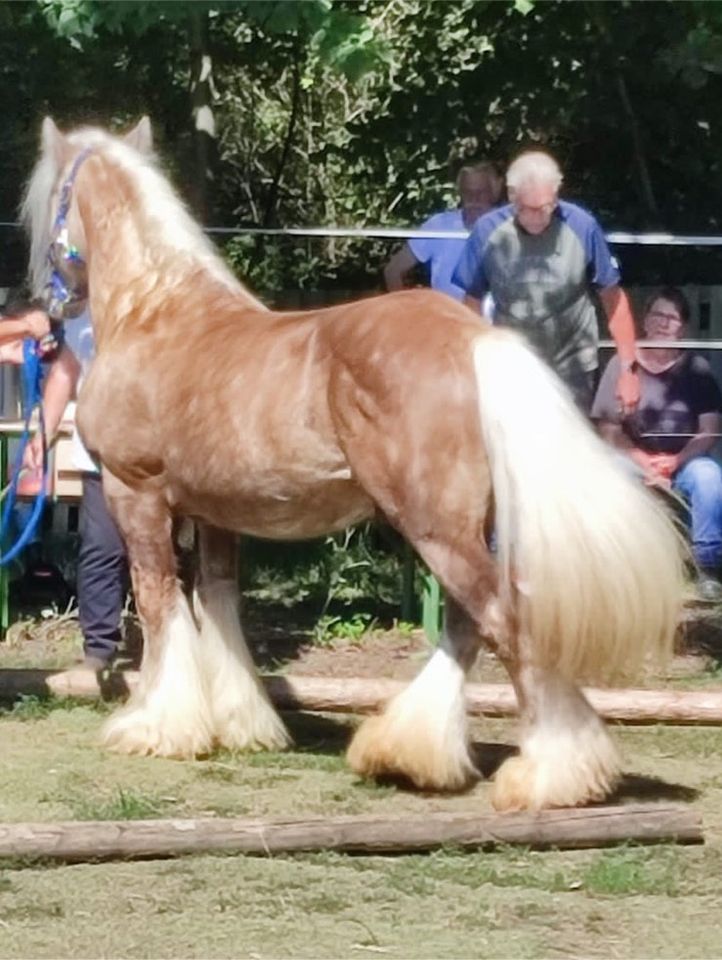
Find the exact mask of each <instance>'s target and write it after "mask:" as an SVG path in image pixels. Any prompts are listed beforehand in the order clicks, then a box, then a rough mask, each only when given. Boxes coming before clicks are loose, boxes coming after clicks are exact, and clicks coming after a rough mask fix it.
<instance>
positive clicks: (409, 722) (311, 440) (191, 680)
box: [24, 118, 683, 810]
mask: <svg viewBox="0 0 722 960" xmlns="http://www.w3.org/2000/svg"><path fill="white" fill-rule="evenodd" d="M42 140H43V146H42V154H41V157H40V160H39V162H38V164H37V166H36V169H35V171H34V173H33V176H32V179H31V181H30V183H29V186H28V191H27V195H26V198H25V203H24V214H25V219H26V222H27V223H28V225H29V229H30V233H31V275H32V278H33V282H34V286H35V290H36V292H37V293H41V291H42V290H43V289H44V288H45V287H46V284H47V281H48V278H49V276H50V274H51V271H53V272H54V277H55V280H56V281H57V279H58V277H60V279H61V281H63V282H64V283H65V284H66V285H67V286H68V287H70V288H71V292H72V290H74V291H76V292H77V291H81V294H82V293H83V291H84V289H85V288H86V285H87V296H88V299H89V304H90V308H91V313H92V318H93V324H94V331H95V337H96V343H97V359H96V360H95V361H94V364H93V367H92V369H91V372H90V375H89V377H88V379H87V381H86V383H85V384H84V385H83V388H82V390H81V394H80V398H79V405H78V425H79V429H80V432H81V435H82V436H83V438H84V440H85V443H86V444H87V446H88V447H89V449H91V450H92V451H94V452H95V454H96V455H97V457H98V459H99V460H100V462H101V463H102V468H103V483H104V488H105V492H106V496H107V499H108V502H109V504H110V507H111V510H112V512H113V514H114V516H115V517H116V519H117V522H118V524H119V526H120V529H121V530H122V533H123V535H124V537H125V540H126V543H127V546H128V552H129V557H130V562H131V569H132V578H133V586H134V590H135V598H136V602H137V606H138V610H139V613H140V616H141V619H142V623H143V630H144V636H145V650H144V657H143V663H142V668H141V674H140V682H139V685H138V688H137V689H136V690H135V692H134V693H133V695H132V696H131V698H130V700H129V702H128V703H127V704H126V705H125V706H124V707H122V708H121V709H120V710H119V711H118V712H116V713H115V714H114V715H113V716H112V717H111V718H110V720H109V722H108V723H107V726H106V728H105V731H104V736H105V740H106V742H107V744H108V745H110V746H111V747H113V748H115V749H117V750H121V751H125V752H128V753H143V754H157V755H161V756H168V757H193V756H196V755H202V754H206V753H208V751H210V750H212V749H213V747H214V746H216V745H221V744H222V745H223V746H226V747H229V748H238V749H251V750H256V749H262V748H265V749H277V748H280V747H284V746H286V745H287V743H288V735H287V733H286V731H285V729H284V726H283V723H282V722H281V720H280V719H279V717H278V716H277V714H276V713H275V711H274V709H273V708H272V706H271V704H270V702H269V701H268V699H267V697H266V696H265V694H264V690H263V687H262V685H261V683H260V681H259V679H258V677H257V675H256V672H255V670H254V667H253V663H252V660H251V656H250V654H249V652H248V649H247V647H246V644H245V642H244V639H243V635H242V632H241V629H240V624H239V621H238V601H239V597H238V592H237V585H236V584H237V576H236V558H237V550H236V535H237V534H251V535H256V536H260V537H266V538H277V539H280V540H282V539H284V538H292V539H298V538H304V537H316V536H319V535H321V534H325V533H328V532H330V531H335V530H340V529H341V528H344V527H346V526H348V525H350V524H353V523H356V522H358V521H360V520H363V519H364V518H368V517H372V516H373V515H375V514H381V515H383V516H384V517H385V518H386V520H387V521H388V522H389V523H391V524H392V525H393V526H394V527H395V528H396V529H397V530H399V531H400V532H401V534H403V536H404V537H405V538H406V539H407V540H408V541H409V542H410V543H411V544H412V545H413V547H414V548H415V549H416V551H417V552H418V553H419V554H420V556H421V557H422V558H423V560H424V561H425V562H426V563H427V564H428V566H429V567H430V569H431V570H432V571H433V573H434V574H435V575H436V576H437V577H438V579H439V581H440V582H441V584H442V586H443V588H444V590H445V592H446V596H447V598H448V599H447V604H446V622H445V628H444V634H443V639H442V641H441V643H440V646H439V648H438V649H437V650H436V652H434V654H433V655H432V656H431V658H430V660H429V662H428V663H427V665H426V666H425V667H424V669H423V670H422V671H421V672H420V674H419V675H418V676H417V677H416V679H415V680H414V681H413V682H412V683H411V684H410V685H409V686H408V687H407V688H406V689H405V690H404V691H403V692H402V693H401V694H400V695H399V696H397V697H396V698H394V699H393V700H392V701H391V702H390V703H388V705H387V706H386V708H385V710H384V711H383V713H382V714H381V715H379V716H376V717H372V718H370V719H368V720H366V722H365V723H363V724H362V726H361V727H360V729H359V730H358V731H357V733H356V735H355V738H354V740H353V742H352V744H351V746H350V749H349V752H348V758H349V762H350V764H351V766H352V768H353V769H354V770H355V771H357V772H358V773H359V774H362V775H367V776H378V775H385V774H388V775H393V776H403V777H405V778H408V779H410V780H411V781H412V782H414V783H415V784H416V785H418V786H419V787H422V788H429V789H451V790H455V789H460V788H462V787H464V786H465V785H467V784H468V783H469V782H470V781H471V780H472V779H473V777H474V775H475V771H474V766H473V764H472V761H471V759H470V753H469V744H468V735H467V728H466V719H465V710H464V698H463V685H464V677H465V674H466V673H467V671H468V670H469V668H470V666H471V665H472V664H473V662H474V659H475V657H476V655H477V652H478V651H479V648H480V646H481V644H482V643H484V644H486V645H487V646H488V647H489V648H491V649H492V650H494V651H495V652H496V654H497V655H498V657H499V658H500V660H501V661H502V662H503V663H504V665H505V666H506V668H507V670H508V672H509V674H510V677H511V680H512V683H513V684H514V687H515V689H516V692H517V696H518V700H519V707H520V712H521V721H522V723H521V735H520V753H519V755H518V756H516V757H513V758H511V759H510V760H507V762H506V763H505V764H504V765H503V766H502V767H501V768H500V769H499V771H498V773H497V775H496V778H495V785H494V794H493V799H494V802H495V804H496V805H497V807H498V808H500V809H504V810H509V809H518V808H525V807H527V808H535V809H538V808H541V807H547V806H560V805H574V804H581V803H585V802H588V801H591V800H599V799H601V798H603V797H605V796H607V795H608V794H609V793H610V791H611V790H612V789H613V787H614V784H615V782H616V779H617V778H618V775H619V763H618V760H617V755H616V752H615V750H614V747H613V745H612V743H611V740H610V739H609V737H608V734H607V732H606V730H605V728H604V726H603V724H602V722H601V720H600V719H599V717H598V716H597V714H596V713H595V712H594V711H593V710H592V708H591V707H590V705H589V703H588V702H587V701H586V699H585V698H584V696H583V695H582V693H581V692H580V690H579V687H578V686H577V684H578V683H580V682H581V681H583V680H584V681H587V680H595V679H596V680H599V679H604V678H607V677H610V676H612V675H614V674H619V673H620V672H624V673H628V672H629V671H630V670H631V669H633V668H634V667H635V666H637V665H639V664H640V662H641V661H642V660H643V659H644V658H645V656H646V655H647V654H648V653H659V652H664V651H666V650H668V649H669V647H670V645H671V642H672V637H673V633H674V630H675V626H676V623H677V617H678V612H679V608H680V602H681V595H682V587H683V556H682V549H681V547H680V542H679V539H678V536H677V534H676V532H675V530H674V527H673V526H672V524H671V523H670V521H669V520H668V518H667V516H666V514H665V513H664V512H663V510H662V508H661V507H660V506H659V505H658V504H657V503H656V501H655V499H654V498H653V497H652V496H651V495H650V494H648V493H647V492H646V491H645V490H644V489H643V488H642V486H641V485H639V484H637V483H636V482H634V481H633V480H631V479H629V478H628V477H627V476H626V475H625V474H624V472H623V471H621V470H620V469H619V468H618V467H617V466H616V465H615V463H614V462H613V460H612V458H611V457H610V456H609V454H608V452H607V450H606V449H605V447H604V446H603V444H602V443H601V441H599V440H598V439H597V437H596V436H595V435H594V433H593V431H592V430H591V429H590V428H589V426H588V425H587V423H586V422H585V420H584V419H583V417H582V416H581V415H580V414H579V413H578V412H577V410H576V409H575V407H574V406H573V404H572V402H571V400H570V398H569V395H568V394H567V392H566V390H565V389H564V388H563V387H562V386H561V385H560V383H559V382H558V380H557V378H556V377H555V376H554V375H553V374H552V373H550V372H549V371H548V370H547V368H546V367H545V366H544V364H543V363H542V362H541V361H540V360H539V359H537V357H536V356H535V355H534V353H533V352H532V351H531V350H530V349H529V348H528V347H527V346H526V345H525V344H524V343H523V342H522V340H521V339H519V338H518V337H517V336H515V335H513V334H512V333H510V332H507V331H503V330H497V329H493V328H489V327H487V326H483V325H481V324H480V323H479V320H478V318H477V317H474V316H473V315H472V313H471V312H470V311H469V310H467V308H466V307H464V306H462V305H461V304H459V303H457V302H455V301H454V300H452V299H450V298H448V297H446V296H443V295H440V294H437V293H433V292H428V291H407V292H401V293H394V294H390V295H388V296H379V297H377V298H375V299H367V300H363V301H360V302H356V303H348V304H344V305H342V306H338V307H333V308H331V309H324V310H314V311H307V312H289V313H276V312H273V311H269V310H268V309H266V307H265V306H264V305H263V304H262V303H260V302H259V301H258V300H257V299H256V298H255V297H254V296H252V294H251V293H249V292H248V290H246V289H245V288H244V287H243V286H242V285H241V284H240V283H239V282H238V281H237V280H236V278H235V277H234V276H233V275H232V274H231V272H230V271H229V270H228V269H227V267H226V266H225V264H224V263H223V261H222V260H221V259H220V258H219V257H218V256H217V254H216V253H215V251H214V249H213V247H212V245H210V244H209V242H208V241H207V240H206V238H205V237H204V235H203V233H202V231H201V229H200V228H199V227H198V225H197V224H196V223H195V222H194V221H193V220H192V219H191V218H190V216H189V215H188V213H186V211H185V209H184V207H183V206H182V204H181V203H180V201H179V200H178V198H177V197H176V195H175V194H174V192H173V191H172V189H171V187H170V186H169V184H168V182H167V181H166V179H165V178H164V176H163V174H162V173H161V172H159V170H158V168H157V166H156V165H155V163H154V161H153V158H152V156H151V144H150V124H149V123H148V121H147V119H145V118H144V119H143V120H142V121H141V122H140V123H139V124H138V126H137V127H136V128H135V129H134V130H133V131H132V132H131V133H130V134H128V135H127V136H126V137H125V138H119V137H115V136H112V135H110V134H109V133H106V132H104V131H102V130H99V129H92V128H82V129H78V130H75V131H73V132H71V133H69V134H68V135H63V134H61V133H60V131H59V130H58V129H57V127H56V126H55V124H54V123H53V122H52V121H51V120H49V119H47V120H46V121H45V123H44V126H43V138H42ZM58 210H60V215H58ZM74 248H75V249H74ZM59 249H61V250H63V249H64V250H65V251H66V254H67V251H68V250H70V254H67V255H66V256H61V255H59V254H58V250H59ZM49 250H50V251H51V253H50V256H49V254H48V251H49ZM180 515H184V516H187V517H192V518H193V519H194V520H195V521H196V522H197V524H198V527H199V530H200V534H199V540H200V567H201V569H200V579H199V584H198V587H197V595H196V602H195V604H194V607H193V610H191V608H190V606H189V604H188V602H187V601H186V599H185V596H184V594H183V592H182V590H181V588H180V586H179V583H178V581H177V578H176V569H175V562H174V553H173V547H172V542H171V523H172V520H173V518H174V517H175V516H180ZM492 528H493V529H494V530H495V533H496V541H497V551H496V556H495V557H494V556H492V555H491V554H490V551H489V550H488V548H487V545H486V543H487V535H488V533H489V531H490V530H491V529H492Z"/></svg>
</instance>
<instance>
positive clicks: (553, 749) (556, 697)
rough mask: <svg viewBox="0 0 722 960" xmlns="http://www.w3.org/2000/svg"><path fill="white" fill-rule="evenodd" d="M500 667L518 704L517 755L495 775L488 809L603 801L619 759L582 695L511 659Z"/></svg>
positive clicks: (548, 672) (556, 677)
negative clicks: (519, 731)
mask: <svg viewBox="0 0 722 960" xmlns="http://www.w3.org/2000/svg"><path fill="white" fill-rule="evenodd" d="M521 646H522V648H523V646H524V644H522V645H521ZM506 666H507V668H508V670H509V674H510V676H511V679H512V682H513V684H514V687H515V689H516V694H517V699H518V701H519V712H520V716H521V733H520V737H519V749H520V753H519V755H518V756H515V757H510V758H509V759H508V760H506V761H505V763H503V764H502V766H501V767H500V768H499V770H498V771H497V773H496V776H495V778H494V786H493V790H492V803H493V804H494V806H495V807H496V808H497V810H504V811H507V810H524V809H530V810H540V809H542V808H544V807H574V806H582V805H584V804H585V803H591V802H595V801H600V800H604V799H605V797H607V796H609V794H610V793H611V792H612V790H613V789H614V787H615V785H616V783H617V781H618V779H619V759H618V756H617V752H616V749H615V747H614V744H613V743H612V740H611V738H610V736H609V733H608V732H607V729H606V727H605V725H604V723H603V722H602V720H601V719H600V717H599V715H598V714H597V713H596V712H595V711H594V709H593V708H592V706H591V705H590V704H589V702H588V701H587V699H586V698H585V696H584V694H583V693H582V691H581V690H580V689H579V688H578V687H577V686H576V685H575V684H574V683H573V682H572V681H570V680H567V679H565V678H564V677H562V676H561V674H559V673H558V672H557V671H556V670H553V669H547V668H543V667H537V666H533V665H531V664H530V663H528V662H527V663H524V662H523V661H522V662H520V661H517V660H514V661H510V662H507V663H506Z"/></svg>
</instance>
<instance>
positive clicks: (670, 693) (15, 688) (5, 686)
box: [0, 669, 722, 725]
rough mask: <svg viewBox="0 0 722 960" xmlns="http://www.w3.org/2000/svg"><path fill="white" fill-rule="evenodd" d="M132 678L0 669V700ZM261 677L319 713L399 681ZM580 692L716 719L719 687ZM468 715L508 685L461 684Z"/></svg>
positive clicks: (368, 697) (123, 684)
mask: <svg viewBox="0 0 722 960" xmlns="http://www.w3.org/2000/svg"><path fill="white" fill-rule="evenodd" d="M137 682H138V674H137V672H135V671H132V670H126V671H122V672H121V671H114V672H111V673H109V674H108V675H106V676H101V677H98V676H96V675H95V674H94V673H92V672H90V671H88V670H77V669H76V670H66V671H57V670H11V669H4V670H0V700H2V701H5V702H7V701H8V700H16V699H18V698H19V697H20V696H28V695H31V696H37V697H47V696H48V695H54V696H59V697H81V698H82V697H88V698H97V697H103V698H104V699H114V698H117V697H123V696H127V694H128V693H129V692H130V690H131V689H132V688H133V687H134V686H135V684H136V683H137ZM264 683H265V684H266V687H267V689H268V692H269V694H270V697H271V699H272V700H273V702H274V703H275V704H276V706H277V707H279V708H280V709H282V710H309V711H314V712H320V713H336V712H340V713H373V712H374V711H376V710H378V709H379V708H380V707H381V706H383V704H384V703H385V702H386V701H387V700H389V699H390V698H391V697H392V696H393V695H394V694H396V693H398V692H399V690H401V689H402V688H403V686H404V684H403V683H400V682H399V681H396V680H379V679H370V678H365V677H346V678H344V679H337V678H332V677H305V676H282V677H281V676H271V677H265V678H264ZM585 693H586V695H587V697H588V699H589V702H590V703H591V704H592V706H593V707H594V709H595V710H597V711H598V713H599V714H600V715H601V716H602V717H605V718H606V719H607V720H614V721H618V722H620V723H630V724H645V723H670V724H710V725H715V724H716V725H719V724H722V690H638V689H627V690H622V689H620V690H613V689H610V690H597V689H592V688H589V689H587V690H585ZM466 702H467V709H468V712H469V713H470V714H471V715H472V716H485V717H511V716H514V715H515V714H516V712H517V703H516V696H515V694H514V690H513V688H512V687H511V685H510V684H504V683H470V684H468V685H467V688H466Z"/></svg>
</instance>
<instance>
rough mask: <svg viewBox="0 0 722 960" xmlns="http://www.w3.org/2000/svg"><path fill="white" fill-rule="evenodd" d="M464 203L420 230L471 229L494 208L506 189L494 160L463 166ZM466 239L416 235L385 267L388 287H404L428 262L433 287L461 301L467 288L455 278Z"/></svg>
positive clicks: (459, 181) (461, 189)
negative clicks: (454, 281)
mask: <svg viewBox="0 0 722 960" xmlns="http://www.w3.org/2000/svg"><path fill="white" fill-rule="evenodd" d="M456 186H457V189H458V191H459V200H460V205H459V206H458V207H455V208H454V209H453V210H442V211H441V212H440V213H435V214H433V215H432V216H431V217H429V218H428V220H425V221H424V222H423V223H422V224H421V227H420V228H419V229H420V230H426V231H429V232H432V231H433V232H436V231H439V232H446V231H449V232H451V231H461V230H471V228H472V227H473V226H474V224H475V223H476V221H477V220H478V219H479V217H480V216H481V215H482V214H483V213H486V212H487V211H488V210H491V208H492V207H494V206H495V205H496V204H497V203H498V202H499V200H500V199H501V194H502V190H503V183H502V180H501V177H500V176H499V174H498V173H497V171H496V169H495V168H494V166H493V165H492V164H490V163H475V164H471V165H468V166H465V167H462V168H461V170H460V171H459V175H458V177H457V178H456ZM465 243H466V241H465V240H464V239H463V238H460V239H454V238H451V237H412V238H411V239H410V240H409V241H408V243H405V244H404V246H403V247H402V248H401V249H400V250H398V251H397V252H396V253H395V254H394V255H393V257H391V259H390V260H389V262H388V264H387V265H386V267H385V268H384V280H385V282H386V289H387V290H401V289H402V287H404V286H405V284H406V282H407V278H408V277H409V275H410V274H411V273H412V272H413V270H414V269H415V268H416V267H417V266H418V265H419V264H420V263H428V264H429V270H430V274H431V286H432V288H433V289H434V290H440V291H441V292H442V293H447V294H448V295H449V296H450V297H454V299H455V300H461V299H462V298H463V296H464V290H463V289H462V288H461V287H460V286H458V285H457V284H455V283H452V281H451V275H452V273H453V272H454V268H455V267H456V264H457V261H458V259H459V256H460V255H461V251H462V250H463V249H464V244H465Z"/></svg>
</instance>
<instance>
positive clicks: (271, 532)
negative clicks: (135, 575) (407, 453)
mask: <svg viewBox="0 0 722 960" xmlns="http://www.w3.org/2000/svg"><path fill="white" fill-rule="evenodd" d="M175 499H176V505H177V509H178V510H179V511H180V512H181V513H184V514H187V515H189V516H192V517H196V518H197V519H200V520H205V521H206V522H207V523H212V524H214V525H215V526H218V527H222V528H224V529H227V530H235V531H237V532H238V533H245V534H249V535H250V536H255V537H263V538H267V539H272V540H302V539H305V538H308V537H319V536H323V535H324V534H326V533H332V532H333V531H335V530H343V529H344V528H345V527H349V526H352V525H353V524H354V523H359V522H361V521H362V520H366V519H368V518H369V517H371V516H373V513H374V503H373V501H372V500H371V499H370V498H369V497H368V496H367V495H366V494H365V493H364V492H363V490H362V489H361V488H360V487H359V486H358V485H357V484H355V483H353V482H352V481H349V480H330V481H328V482H326V483H320V484H318V485H314V486H313V487H305V488H304V489H303V490H292V489H288V490H286V491H283V490H280V489H278V488H277V487H276V488H275V489H273V490H272V491H271V492H264V491H263V490H262V489H258V488H257V489H254V490H252V491H251V490H248V489H244V488H243V486H242V485H240V487H239V489H237V490H236V491H235V492H233V493H231V494H206V495H203V494H199V492H198V491H190V490H188V491H182V490H178V491H176V498H175Z"/></svg>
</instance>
